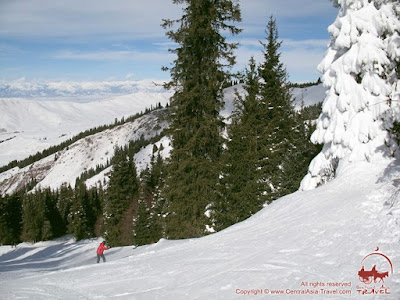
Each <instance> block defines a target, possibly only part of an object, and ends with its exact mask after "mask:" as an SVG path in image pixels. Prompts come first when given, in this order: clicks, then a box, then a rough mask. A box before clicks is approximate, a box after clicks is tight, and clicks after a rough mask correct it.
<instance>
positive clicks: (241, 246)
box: [0, 158, 400, 300]
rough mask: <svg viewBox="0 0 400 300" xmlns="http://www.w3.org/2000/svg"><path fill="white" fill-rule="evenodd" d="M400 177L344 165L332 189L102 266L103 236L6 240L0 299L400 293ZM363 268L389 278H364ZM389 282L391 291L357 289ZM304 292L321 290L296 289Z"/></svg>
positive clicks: (397, 167)
mask: <svg viewBox="0 0 400 300" xmlns="http://www.w3.org/2000/svg"><path fill="white" fill-rule="evenodd" d="M399 177H400V164H399V162H396V161H394V160H389V159H387V158H382V159H381V160H380V161H378V162H374V163H367V162H356V163H352V164H348V165H341V166H339V175H338V176H337V178H335V179H334V180H332V181H331V182H329V183H327V184H326V185H324V186H321V187H319V188H316V189H314V190H310V191H300V192H296V193H294V194H291V195H288V196H285V197H283V198H281V199H279V200H277V201H275V202H273V203H272V204H271V205H268V206H267V207H265V208H264V209H263V210H261V211H260V212H259V213H257V214H256V215H254V216H253V217H251V218H249V219H248V220H246V221H244V222H242V223H239V224H236V225H234V226H232V227H230V228H228V229H226V230H223V231H221V232H219V233H216V234H212V235H209V236H206V237H203V238H198V239H187V240H178V241H169V240H164V239H163V240H160V241H159V242H158V243H157V244H153V245H149V246H142V247H139V248H136V249H134V248H133V247H132V246H130V247H116V248H112V249H110V250H108V251H106V252H105V255H106V258H107V262H106V263H105V264H104V263H100V264H96V247H97V246H98V244H99V243H100V242H101V239H94V240H84V241H80V242H75V241H74V240H73V239H70V238H64V239H60V240H56V241H51V242H41V243H38V244H33V245H32V244H27V243H24V244H20V245H18V246H17V248H10V247H9V246H3V247H0V292H1V293H0V294H1V299H41V300H42V299H146V300H147V299H393V300H395V299H400V243H399V242H400V226H399V224H400V200H399V199H398V198H397V191H398V189H399ZM378 247H379V249H378ZM371 253H382V254H385V255H386V256H387V257H388V258H390V260H391V262H392V264H393V268H394V273H393V274H392V273H391V270H390V268H389V267H388V262H387V261H386V260H384V259H382V257H381V256H379V255H375V256H374V257H375V259H376V260H373V259H372V257H373V256H371V259H370V261H368V262H367V260H365V261H364V262H363V263H362V261H363V259H364V258H365V257H366V256H367V255H368V254H371ZM362 264H363V265H365V269H366V270H370V269H371V268H372V264H376V266H377V269H378V270H379V271H385V270H388V272H389V277H388V278H385V280H384V283H373V282H372V283H371V284H369V285H366V284H364V283H361V282H360V281H359V277H358V271H359V270H360V269H361V267H362ZM302 283H303V284H305V283H307V284H308V286H304V285H303V286H302ZM328 283H333V284H339V285H340V284H342V285H350V286H336V287H334V286H327V285H328ZM311 284H314V286H315V287H314V286H311ZM317 284H318V285H317ZM322 284H324V286H322ZM382 285H383V286H384V287H385V291H386V292H390V294H386V295H373V294H371V295H360V294H359V293H358V292H357V289H359V288H360V287H361V288H362V287H365V286H367V287H368V288H369V290H371V289H372V288H373V287H374V288H376V290H381V286H382ZM306 289H309V290H313V291H317V292H318V294H315V295H309V294H308V295H304V294H303V295H302V294H290V293H291V292H293V291H302V290H303V291H304V290H306ZM280 290H281V291H282V293H283V294H281V295H272V294H271V293H273V292H274V291H280ZM346 290H349V291H350V292H351V294H340V293H342V292H343V293H344V292H345V291H346ZM323 291H330V292H334V291H336V294H330V295H328V294H322V293H323ZM244 293H249V295H248V296H246V297H245V296H244ZM267 293H269V294H267Z"/></svg>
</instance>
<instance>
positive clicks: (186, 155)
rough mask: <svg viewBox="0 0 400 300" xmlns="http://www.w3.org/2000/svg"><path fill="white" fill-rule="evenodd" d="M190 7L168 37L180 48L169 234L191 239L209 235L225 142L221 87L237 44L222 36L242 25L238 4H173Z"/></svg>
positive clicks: (184, 0)
mask: <svg viewBox="0 0 400 300" xmlns="http://www.w3.org/2000/svg"><path fill="white" fill-rule="evenodd" d="M173 2H174V3H175V4H186V7H185V8H184V14H183V16H182V18H181V19H179V20H177V21H171V20H166V21H165V22H164V28H170V27H172V26H173V25H174V24H176V23H178V24H179V28H178V29H177V30H176V31H172V30H171V31H169V32H168V33H167V36H168V37H169V38H170V39H172V40H173V41H174V42H175V43H177V44H178V47H177V48H176V49H175V50H173V52H174V53H176V55H177V58H176V60H175V62H174V66H173V67H172V68H171V70H170V71H171V78H172V81H171V82H170V83H169V84H167V85H166V86H167V87H170V88H172V87H173V88H174V89H175V94H174V95H173V97H172V98H171V107H172V109H173V114H172V124H171V127H170V129H171V135H172V145H173V150H172V153H171V159H170V164H169V168H168V177H167V182H166V185H165V187H166V189H165V197H166V201H167V202H166V214H167V216H166V234H167V236H168V237H169V238H187V237H196V236H202V235H204V234H205V228H206V226H205V225H206V224H207V222H208V220H207V217H206V216H205V212H206V207H207V206H208V205H209V204H210V203H213V202H215V200H216V190H215V187H216V184H217V182H218V176H219V173H220V170H219V164H218V161H219V158H220V154H221V148H222V141H221V137H220V131H221V125H222V121H221V118H220V116H219V111H220V109H221V106H222V104H223V103H222V96H223V95H222V87H223V85H224V83H225V82H227V81H228V80H229V79H230V78H229V77H230V75H229V74H228V72H227V71H226V68H227V67H230V66H232V65H233V64H234V60H235V59H234V56H233V54H232V51H233V49H234V48H235V47H236V45H235V44H229V43H227V42H226V38H225V37H224V36H223V35H222V33H221V32H222V31H228V32H230V33H231V34H233V35H235V34H238V33H239V32H240V30H239V29H237V28H236V27H235V26H234V25H231V24H229V23H228V22H236V21H240V9H239V5H238V4H234V3H233V1H230V0H174V1H173Z"/></svg>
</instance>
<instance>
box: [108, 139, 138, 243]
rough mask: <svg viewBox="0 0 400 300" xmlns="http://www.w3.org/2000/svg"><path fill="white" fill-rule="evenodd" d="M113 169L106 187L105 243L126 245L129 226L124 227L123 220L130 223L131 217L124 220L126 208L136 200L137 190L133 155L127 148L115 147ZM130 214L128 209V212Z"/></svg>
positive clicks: (128, 208) (130, 208) (130, 234)
mask: <svg viewBox="0 0 400 300" xmlns="http://www.w3.org/2000/svg"><path fill="white" fill-rule="evenodd" d="M111 163H112V165H113V169H112V172H111V175H110V182H109V187H108V189H107V195H106V202H105V209H104V210H105V211H104V225H105V231H106V239H107V243H108V244H109V245H111V246H117V245H127V244H130V243H131V242H132V241H131V240H130V241H128V240H127V238H126V236H132V233H127V232H126V231H127V230H129V228H125V227H124V221H127V222H129V223H130V224H132V219H131V220H130V221H129V220H126V217H127V212H128V210H132V202H134V201H137V194H138V190H139V185H138V180H137V173H136V166H135V163H134V160H133V156H131V155H128V149H123V148H119V147H116V148H115V152H114V157H113V159H112V162H111ZM128 215H130V211H129V213H128Z"/></svg>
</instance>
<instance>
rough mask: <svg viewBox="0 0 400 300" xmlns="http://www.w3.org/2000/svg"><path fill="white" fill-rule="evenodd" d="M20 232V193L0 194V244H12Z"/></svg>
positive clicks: (18, 239)
mask: <svg viewBox="0 0 400 300" xmlns="http://www.w3.org/2000/svg"><path fill="white" fill-rule="evenodd" d="M21 232H22V195H21V193H14V194H12V195H6V196H5V197H4V198H3V197H1V196H0V244H8V245H13V244H17V243H18V242H19V241H20V235H21Z"/></svg>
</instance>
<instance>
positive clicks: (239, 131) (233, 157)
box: [213, 58, 263, 230]
mask: <svg viewBox="0 0 400 300" xmlns="http://www.w3.org/2000/svg"><path fill="white" fill-rule="evenodd" d="M244 89H245V91H246V96H245V97H244V98H243V97H241V96H240V95H239V94H237V100H236V102H235V110H234V111H233V113H232V123H231V125H230V126H229V127H228V141H227V150H226V151H225V152H224V155H223V158H222V161H223V165H224V167H223V173H222V175H223V176H222V178H221V184H220V189H221V190H220V193H219V196H218V199H217V201H216V203H215V205H214V206H213V219H214V228H215V229H216V230H221V229H224V228H226V227H228V226H230V225H233V224H235V223H237V222H240V221H243V220H244V219H246V218H248V217H250V216H251V215H253V214H254V213H256V212H257V211H259V210H260V209H261V207H262V205H263V202H262V195H261V192H262V184H261V182H260V180H259V179H260V172H259V168H258V159H257V157H258V156H259V153H260V148H259V143H258V140H259V137H260V135H261V133H262V132H263V127H262V124H263V123H262V122H260V119H261V118H262V115H261V114H260V112H261V110H260V107H259V105H260V99H259V77H258V72H257V66H256V62H255V60H254V58H251V60H250V66H249V69H248V70H246V78H245V84H244ZM260 125H261V126H260Z"/></svg>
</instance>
